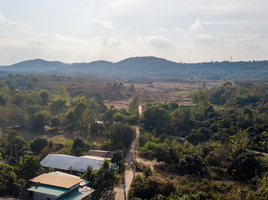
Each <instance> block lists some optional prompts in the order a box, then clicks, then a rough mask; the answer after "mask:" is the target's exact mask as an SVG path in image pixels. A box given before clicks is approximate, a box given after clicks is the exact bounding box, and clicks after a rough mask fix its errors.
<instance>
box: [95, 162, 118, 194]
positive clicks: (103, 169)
mask: <svg viewBox="0 0 268 200" xmlns="http://www.w3.org/2000/svg"><path fill="white" fill-rule="evenodd" d="M119 181H120V176H119V174H118V173H117V169H116V167H115V165H114V164H112V163H111V162H110V161H109V160H107V159H105V160H104V161H103V163H102V164H101V165H100V169H99V171H98V172H97V177H96V179H95V180H94V186H95V188H96V195H97V196H99V195H100V194H101V193H102V192H103V191H107V190H113V188H114V186H115V185H116V184H118V183H119Z"/></svg>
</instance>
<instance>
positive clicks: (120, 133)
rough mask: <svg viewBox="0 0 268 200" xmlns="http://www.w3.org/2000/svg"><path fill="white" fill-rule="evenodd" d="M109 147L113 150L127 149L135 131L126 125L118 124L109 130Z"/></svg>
mask: <svg viewBox="0 0 268 200" xmlns="http://www.w3.org/2000/svg"><path fill="white" fill-rule="evenodd" d="M109 130H110V131H109V132H110V137H111V145H112V148H113V149H114V150H117V149H119V150H123V149H127V148H128V147H129V146H130V145H131V143H132V141H133V139H134V138H135V130H134V129H133V128H132V127H131V126H130V125H127V124H122V123H121V122H118V123H116V124H113V125H112V126H111V127H110V128H109Z"/></svg>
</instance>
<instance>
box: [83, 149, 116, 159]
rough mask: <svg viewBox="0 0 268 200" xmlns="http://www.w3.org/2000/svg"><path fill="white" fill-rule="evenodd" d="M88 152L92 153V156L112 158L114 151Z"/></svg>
mask: <svg viewBox="0 0 268 200" xmlns="http://www.w3.org/2000/svg"><path fill="white" fill-rule="evenodd" d="M87 153H88V154H91V155H92V156H96V157H102V158H111V157H112V152H110V151H102V150H88V152H87Z"/></svg>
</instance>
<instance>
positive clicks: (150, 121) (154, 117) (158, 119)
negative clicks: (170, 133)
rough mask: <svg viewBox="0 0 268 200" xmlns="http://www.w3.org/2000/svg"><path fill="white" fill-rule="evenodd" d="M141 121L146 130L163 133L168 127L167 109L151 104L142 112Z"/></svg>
mask: <svg viewBox="0 0 268 200" xmlns="http://www.w3.org/2000/svg"><path fill="white" fill-rule="evenodd" d="M142 122H143V124H144V128H146V129H147V130H149V131H152V130H155V132H156V133H163V132H165V131H166V130H168V128H169V125H170V117H169V114H168V112H167V110H165V109H163V108H159V107H158V106H151V107H149V108H148V109H147V110H146V111H145V112H144V116H143V120H142Z"/></svg>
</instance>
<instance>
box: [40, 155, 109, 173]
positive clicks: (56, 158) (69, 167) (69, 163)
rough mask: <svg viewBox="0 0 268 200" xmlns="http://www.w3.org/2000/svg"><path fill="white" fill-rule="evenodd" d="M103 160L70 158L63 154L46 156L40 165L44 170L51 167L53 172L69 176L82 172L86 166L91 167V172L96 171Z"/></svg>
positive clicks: (88, 157) (85, 157) (99, 158)
mask: <svg viewBox="0 0 268 200" xmlns="http://www.w3.org/2000/svg"><path fill="white" fill-rule="evenodd" d="M104 159H105V158H101V157H96V156H81V157H76V156H70V155H64V154H48V155H47V156H46V157H45V158H44V159H43V160H42V161H41V165H42V167H44V168H45V169H46V170H48V169H49V168H51V167H53V168H54V169H55V170H58V171H63V172H66V173H70V174H77V173H81V172H84V171H85V170H86V169H87V167H88V165H91V166H92V168H93V170H95V169H96V170H98V169H99V168H100V165H101V163H102V162H103V161H104Z"/></svg>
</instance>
